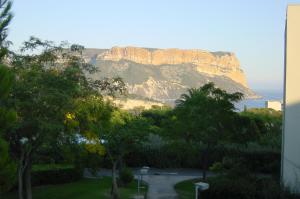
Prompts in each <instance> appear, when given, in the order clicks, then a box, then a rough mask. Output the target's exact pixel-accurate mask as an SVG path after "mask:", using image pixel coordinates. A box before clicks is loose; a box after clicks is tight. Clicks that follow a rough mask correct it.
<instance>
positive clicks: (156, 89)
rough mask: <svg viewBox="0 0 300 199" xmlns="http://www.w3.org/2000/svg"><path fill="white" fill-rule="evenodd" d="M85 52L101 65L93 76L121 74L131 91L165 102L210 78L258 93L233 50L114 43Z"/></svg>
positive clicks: (249, 95) (88, 58)
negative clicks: (156, 47)
mask: <svg viewBox="0 0 300 199" xmlns="http://www.w3.org/2000/svg"><path fill="white" fill-rule="evenodd" d="M83 56H84V58H85V60H86V61H88V62H90V63H93V64H95V65H96V66H97V67H98V69H99V72H98V73H96V74H93V75H92V76H91V77H92V78H94V79H101V78H104V77H116V76H119V77H121V78H123V80H124V82H125V83H126V85H127V88H128V91H129V93H131V94H135V95H138V96H142V97H145V98H150V99H154V100H158V101H162V102H169V101H174V100H175V99H177V98H178V97H179V96H180V95H181V94H182V93H184V92H186V90H187V89H188V88H192V87H200V86H202V85H203V84H205V83H207V82H214V83H215V84H216V86H218V87H220V88H222V89H225V90H227V91H228V92H242V93H244V95H245V97H246V98H256V97H258V96H257V95H256V94H255V93H254V92H253V91H252V90H251V89H249V88H248V85H247V82H246V77H245V74H244V72H243V71H242V69H241V67H240V63H239V61H238V59H237V58H236V56H235V55H234V53H230V52H207V51H203V50H180V49H153V48H138V47H124V48H121V47H113V48H111V49H86V50H85V52H84V54H83Z"/></svg>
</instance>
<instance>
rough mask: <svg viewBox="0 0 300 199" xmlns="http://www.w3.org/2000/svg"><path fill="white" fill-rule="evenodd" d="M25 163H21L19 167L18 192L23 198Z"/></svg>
mask: <svg viewBox="0 0 300 199" xmlns="http://www.w3.org/2000/svg"><path fill="white" fill-rule="evenodd" d="M22 166H23V165H19V169H18V194H19V199H23V198H24V197H23V167H22Z"/></svg>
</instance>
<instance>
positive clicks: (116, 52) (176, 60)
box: [97, 47, 247, 87]
mask: <svg viewBox="0 0 300 199" xmlns="http://www.w3.org/2000/svg"><path fill="white" fill-rule="evenodd" d="M97 59H101V60H111V61H120V60H122V59H124V60H129V61H132V62H136V63H139V64H147V65H148V64H149V65H156V66H159V65H166V64H170V65H175V64H176V65H177V64H188V63H190V64H194V65H196V66H197V71H199V72H201V73H207V74H210V75H219V76H221V75H224V76H227V77H229V78H230V79H232V80H234V81H236V82H238V83H240V84H242V85H243V86H245V87H247V82H246V77H245V75H244V73H243V71H242V69H241V68H240V63H239V61H238V59H237V58H236V56H235V55H234V53H228V52H207V51H203V50H181V49H149V48H148V49H147V48H137V47H125V48H120V47H113V48H111V49H110V50H108V51H106V52H104V53H103V54H99V55H98V57H97Z"/></svg>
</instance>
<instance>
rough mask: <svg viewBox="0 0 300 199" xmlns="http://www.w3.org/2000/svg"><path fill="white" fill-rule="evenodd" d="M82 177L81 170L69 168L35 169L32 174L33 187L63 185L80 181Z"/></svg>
mask: <svg viewBox="0 0 300 199" xmlns="http://www.w3.org/2000/svg"><path fill="white" fill-rule="evenodd" d="M81 177H82V171H81V170H80V169H76V168H72V167H70V166H67V167H61V166H59V167H57V166H56V167H55V166H54V167H52V168H51V166H50V168H48V169H45V168H44V169H34V170H33V172H32V185H34V186H39V185H47V184H63V183H69V182H73V181H76V180H79V179H80V178H81Z"/></svg>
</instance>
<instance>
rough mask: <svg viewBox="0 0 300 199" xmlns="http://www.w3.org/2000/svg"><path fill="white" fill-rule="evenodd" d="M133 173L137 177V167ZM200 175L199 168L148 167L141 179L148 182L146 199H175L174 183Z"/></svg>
mask: <svg viewBox="0 0 300 199" xmlns="http://www.w3.org/2000/svg"><path fill="white" fill-rule="evenodd" d="M134 174H135V178H136V179H137V178H138V174H139V169H134ZM110 175H111V171H110V170H107V169H101V171H99V172H97V176H110ZM208 175H210V174H208ZM85 176H87V177H88V176H89V174H88V173H86V172H85ZM201 176H202V172H201V170H195V169H150V171H149V173H148V175H145V176H143V181H145V182H147V184H148V195H147V199H176V198H177V194H176V191H175V189H174V186H175V184H177V183H178V182H181V181H184V180H189V179H194V178H199V177H201Z"/></svg>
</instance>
